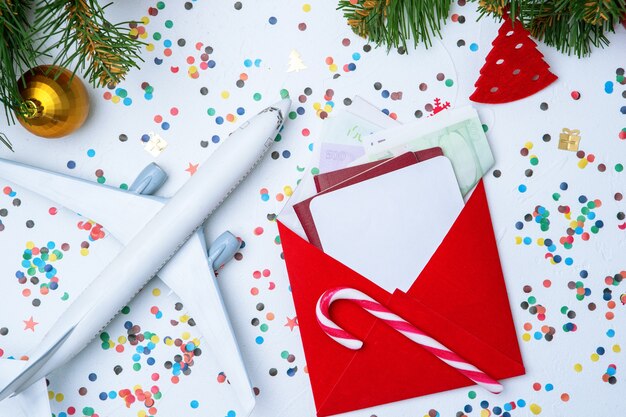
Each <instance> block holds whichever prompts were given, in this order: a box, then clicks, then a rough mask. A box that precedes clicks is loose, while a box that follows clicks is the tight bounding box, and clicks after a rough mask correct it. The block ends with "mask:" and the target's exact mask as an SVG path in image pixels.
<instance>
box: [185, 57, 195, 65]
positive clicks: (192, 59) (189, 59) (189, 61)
mask: <svg viewBox="0 0 626 417" xmlns="http://www.w3.org/2000/svg"><path fill="white" fill-rule="evenodd" d="M194 62H196V59H195V58H194V57H192V56H188V57H187V63H188V64H189V65H191V64H193V63H194Z"/></svg>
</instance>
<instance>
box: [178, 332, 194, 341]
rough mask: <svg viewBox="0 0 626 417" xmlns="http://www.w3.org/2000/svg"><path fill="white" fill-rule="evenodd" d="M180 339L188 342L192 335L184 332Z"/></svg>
mask: <svg viewBox="0 0 626 417" xmlns="http://www.w3.org/2000/svg"><path fill="white" fill-rule="evenodd" d="M180 337H182V338H183V339H185V340H187V339H189V338H190V337H191V334H189V332H183V334H181V335H180Z"/></svg>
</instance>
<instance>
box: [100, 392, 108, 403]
mask: <svg viewBox="0 0 626 417" xmlns="http://www.w3.org/2000/svg"><path fill="white" fill-rule="evenodd" d="M98 398H100V399H101V400H102V401H104V400H106V399H107V398H109V394H107V393H106V392H101V393H100V395H98Z"/></svg>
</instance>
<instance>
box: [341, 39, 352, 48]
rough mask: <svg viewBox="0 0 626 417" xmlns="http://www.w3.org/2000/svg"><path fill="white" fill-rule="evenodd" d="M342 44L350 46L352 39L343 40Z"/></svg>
mask: <svg viewBox="0 0 626 417" xmlns="http://www.w3.org/2000/svg"><path fill="white" fill-rule="evenodd" d="M341 44H342V45H343V46H350V39H348V38H343V40H342V41H341Z"/></svg>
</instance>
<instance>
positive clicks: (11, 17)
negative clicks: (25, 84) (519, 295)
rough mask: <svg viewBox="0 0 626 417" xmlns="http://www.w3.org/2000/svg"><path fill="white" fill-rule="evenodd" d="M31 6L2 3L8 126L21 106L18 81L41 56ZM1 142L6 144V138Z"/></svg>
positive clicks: (0, 50) (0, 65) (0, 44)
mask: <svg viewBox="0 0 626 417" xmlns="http://www.w3.org/2000/svg"><path fill="white" fill-rule="evenodd" d="M31 5H32V1H31V0H0V103H2V105H3V106H4V111H5V114H6V120H7V123H8V124H12V123H15V118H14V113H13V112H14V111H15V109H19V108H20V107H21V105H22V97H21V96H20V93H19V83H18V78H20V77H21V75H22V73H23V71H25V70H26V69H29V68H32V67H34V66H36V65H37V64H36V61H37V58H38V57H39V55H40V54H39V52H37V51H36V50H35V48H34V47H33V43H32V32H31V29H30V24H29V22H28V17H27V16H28V11H29V9H30V7H31ZM2 143H4V144H5V145H6V142H5V140H4V139H2ZM9 145H10V143H9ZM7 146H8V145H7Z"/></svg>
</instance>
